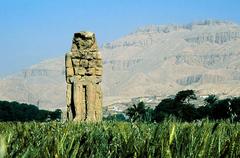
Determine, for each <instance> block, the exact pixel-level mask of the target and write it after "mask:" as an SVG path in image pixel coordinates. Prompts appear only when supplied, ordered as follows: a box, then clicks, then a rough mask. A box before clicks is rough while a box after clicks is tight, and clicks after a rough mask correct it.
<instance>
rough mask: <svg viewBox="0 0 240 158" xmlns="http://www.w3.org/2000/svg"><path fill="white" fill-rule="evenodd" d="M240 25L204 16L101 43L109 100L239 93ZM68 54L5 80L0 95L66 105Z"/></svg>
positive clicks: (50, 105)
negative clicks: (186, 93) (189, 93)
mask: <svg viewBox="0 0 240 158" xmlns="http://www.w3.org/2000/svg"><path fill="white" fill-rule="evenodd" d="M239 43H240V25H238V24H236V23H233V22H225V21H218V20H205V21H201V22H194V23H190V24H186V25H151V26H145V27H141V28H138V29H137V30H136V31H134V32H132V33H130V34H128V35H125V36H123V37H122V38H119V39H117V40H114V41H113V42H111V43H106V44H104V45H103V46H102V47H101V52H102V56H103V59H104V76H103V86H102V87H103V91H104V98H105V100H104V103H105V105H109V104H111V103H113V100H114V101H116V98H118V101H119V102H121V100H126V98H131V97H136V96H146V95H161V96H168V95H172V94H175V93H176V92H177V91H179V90H182V89H196V90H197V91H198V93H200V94H201V95H207V94H211V93H214V94H218V95H223V96H224V95H228V96H229V95H240V92H239V91H238V89H239V88H238V85H239V83H240V58H239V57H240V45H239ZM64 80H65V77H64V57H63V56H62V57H59V58H56V59H51V60H46V61H42V62H41V63H39V64H36V65H33V66H31V67H30V68H28V69H25V70H23V71H22V72H20V73H17V74H14V75H11V76H10V77H7V78H5V79H1V80H0V88H1V89H2V90H1V91H0V99H5V100H17V101H20V102H27V103H32V104H36V105H39V106H40V107H42V108H47V109H51V108H56V107H58V108H59V107H61V108H64V106H65V101H64V100H65V97H64V96H65V81H64Z"/></svg>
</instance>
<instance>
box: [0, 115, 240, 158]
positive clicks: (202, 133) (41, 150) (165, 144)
mask: <svg viewBox="0 0 240 158" xmlns="http://www.w3.org/2000/svg"><path fill="white" fill-rule="evenodd" d="M3 157H24V158H28V157H29V158H35V157H43V158H45V157H46V158H48V157H49V158H54V157H55V158H65V157H69V158H74V157H87V158H89V157H100V158H101V157H104V158H108V157H109V158H110V157H113V158H114V157H124V158H125V157H127V158H130V157H143V158H144V157H146V158H151V157H167V158H168V157H191V158H192V157H240V124H239V123H230V122H229V121H218V122H212V121H209V120H203V121H200V122H196V123H182V122H179V121H176V120H174V119H169V120H166V121H164V122H162V123H130V122H107V121H106V122H101V123H61V122H49V123H36V122H29V123H18V122H15V123H14V122H9V123H5V122H2V123H0V158H3Z"/></svg>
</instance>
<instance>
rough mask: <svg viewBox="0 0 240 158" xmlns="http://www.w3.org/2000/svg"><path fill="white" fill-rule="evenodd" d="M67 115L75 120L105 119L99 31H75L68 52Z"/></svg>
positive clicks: (66, 64)
mask: <svg viewBox="0 0 240 158" xmlns="http://www.w3.org/2000/svg"><path fill="white" fill-rule="evenodd" d="M65 67H66V82H67V92H66V101H67V118H68V119H69V120H74V121H91V122H95V121H101V120H102V90H101V86H100V83H101V81H102V69H103V68H102V67H103V64H102V58H101V55H100V52H99V51H98V47H97V43H96V38H95V34H94V33H92V32H78V33H75V34H74V37H73V41H72V48H71V51H70V52H69V53H67V54H66V55H65Z"/></svg>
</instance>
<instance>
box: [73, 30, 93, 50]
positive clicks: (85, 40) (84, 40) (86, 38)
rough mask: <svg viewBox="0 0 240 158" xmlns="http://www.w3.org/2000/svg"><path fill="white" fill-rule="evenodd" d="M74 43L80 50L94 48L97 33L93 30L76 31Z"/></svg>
mask: <svg viewBox="0 0 240 158" xmlns="http://www.w3.org/2000/svg"><path fill="white" fill-rule="evenodd" d="M73 44H75V45H76V46H77V49H79V50H84V49H89V48H92V47H93V46H94V45H96V39H95V34H94V33H92V32H78V33H75V34H74V37H73Z"/></svg>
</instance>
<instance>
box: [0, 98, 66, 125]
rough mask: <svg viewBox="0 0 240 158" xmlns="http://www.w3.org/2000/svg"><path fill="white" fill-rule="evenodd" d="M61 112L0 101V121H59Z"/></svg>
mask: <svg viewBox="0 0 240 158" xmlns="http://www.w3.org/2000/svg"><path fill="white" fill-rule="evenodd" d="M61 114H62V111H61V110H60V109H57V110H55V111H48V110H40V109H39V108H38V107H37V106H35V105H28V104H25V103H18V102H8V101H0V121H41V122H42V121H48V120H60V119H61Z"/></svg>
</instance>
